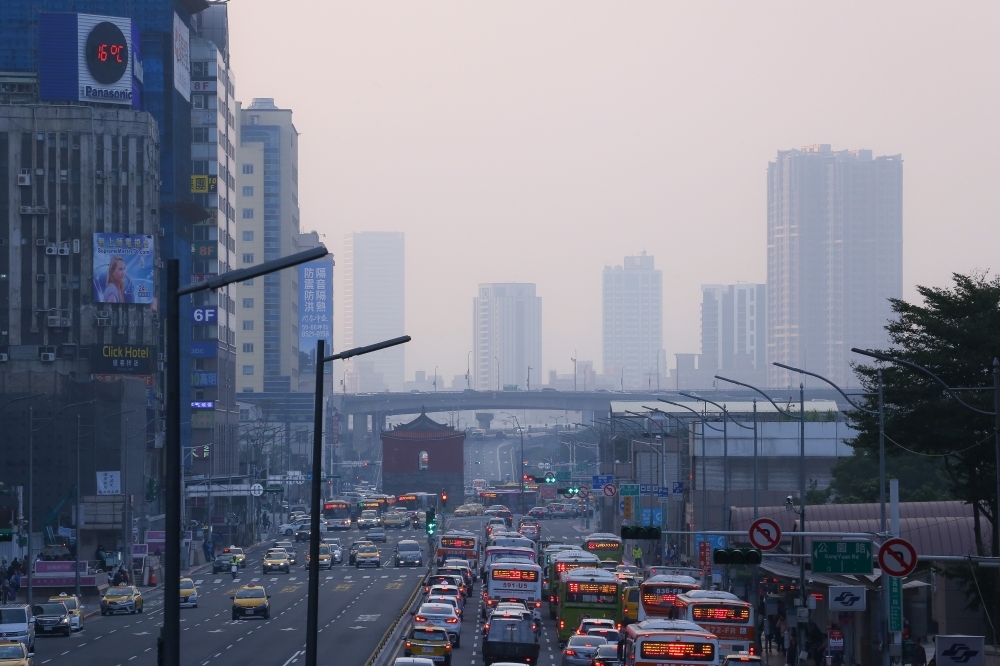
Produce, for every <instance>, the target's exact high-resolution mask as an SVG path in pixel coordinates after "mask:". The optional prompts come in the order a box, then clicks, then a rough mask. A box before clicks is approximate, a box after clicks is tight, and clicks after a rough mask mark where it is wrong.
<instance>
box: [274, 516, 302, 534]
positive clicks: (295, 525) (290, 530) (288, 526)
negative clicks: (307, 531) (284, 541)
mask: <svg viewBox="0 0 1000 666" xmlns="http://www.w3.org/2000/svg"><path fill="white" fill-rule="evenodd" d="M303 525H305V526H306V527H308V526H309V519H308V518H303V519H301V520H294V521H292V522H290V523H285V524H284V525H278V532H279V533H281V534H284V535H285V536H294V535H295V530H297V529H299V528H300V527H302V526H303Z"/></svg>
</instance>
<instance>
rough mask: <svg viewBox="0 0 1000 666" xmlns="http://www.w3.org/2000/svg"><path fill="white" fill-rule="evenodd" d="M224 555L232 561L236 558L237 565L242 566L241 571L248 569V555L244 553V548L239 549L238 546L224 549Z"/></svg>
mask: <svg viewBox="0 0 1000 666" xmlns="http://www.w3.org/2000/svg"><path fill="white" fill-rule="evenodd" d="M222 554H223V555H226V556H228V557H229V559H232V558H233V557H234V556H235V557H236V564H238V565H239V566H240V568H241V569H246V566H247V554H246V553H244V552H243V549H242V548H237V547H236V546H230V547H229V548H223V549H222Z"/></svg>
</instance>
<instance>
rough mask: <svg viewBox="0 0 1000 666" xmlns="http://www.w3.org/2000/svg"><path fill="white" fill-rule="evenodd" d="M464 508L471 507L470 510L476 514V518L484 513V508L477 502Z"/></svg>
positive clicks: (470, 503)
mask: <svg viewBox="0 0 1000 666" xmlns="http://www.w3.org/2000/svg"><path fill="white" fill-rule="evenodd" d="M465 506H468V507H471V508H472V510H473V511H475V512H476V515H477V516H481V515H483V511H486V507H485V506H483V505H482V504H480V503H479V502H469V503H468V504H466V505H465Z"/></svg>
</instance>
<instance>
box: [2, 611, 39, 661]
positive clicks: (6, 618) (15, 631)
mask: <svg viewBox="0 0 1000 666" xmlns="http://www.w3.org/2000/svg"><path fill="white" fill-rule="evenodd" d="M0 636H4V637H5V638H6V639H7V640H9V641H17V642H18V643H24V644H25V645H26V646H27V647H28V652H34V651H35V618H33V617H31V612H30V610H29V609H28V604H8V605H6V606H0Z"/></svg>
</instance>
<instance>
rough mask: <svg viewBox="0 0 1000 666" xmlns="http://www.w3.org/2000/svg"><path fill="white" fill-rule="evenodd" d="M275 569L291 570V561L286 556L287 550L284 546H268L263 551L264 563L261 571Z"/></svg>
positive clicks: (287, 571) (266, 572) (288, 571)
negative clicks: (265, 550)
mask: <svg viewBox="0 0 1000 666" xmlns="http://www.w3.org/2000/svg"><path fill="white" fill-rule="evenodd" d="M275 571H284V572H285V573H291V572H292V562H291V559H290V558H289V557H288V552H287V551H286V550H285V549H284V548H269V549H268V550H267V552H266V553H264V563H263V565H262V570H261V573H265V574H268V573H274V572H275Z"/></svg>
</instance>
